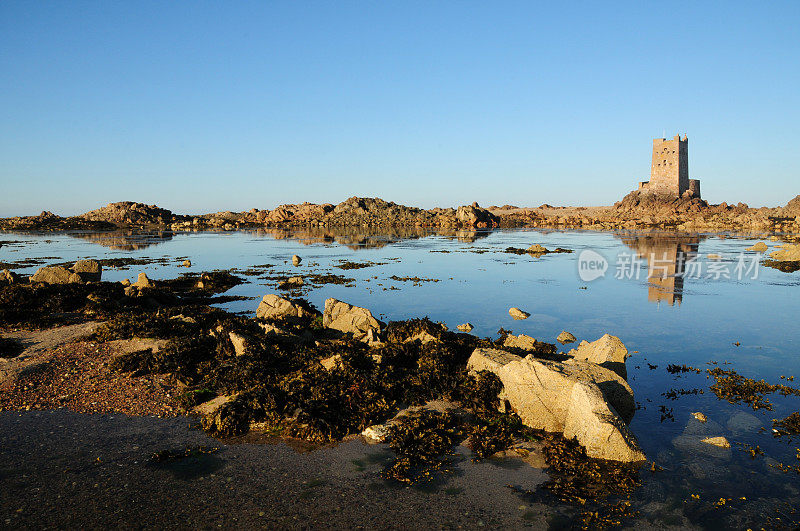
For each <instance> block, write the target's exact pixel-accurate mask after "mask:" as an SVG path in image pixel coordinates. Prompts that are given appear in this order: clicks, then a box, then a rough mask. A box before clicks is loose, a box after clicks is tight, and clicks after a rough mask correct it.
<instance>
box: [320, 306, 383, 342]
mask: <svg viewBox="0 0 800 531" xmlns="http://www.w3.org/2000/svg"><path fill="white" fill-rule="evenodd" d="M322 326H324V327H326V328H332V329H333V330H338V331H340V332H344V333H345V334H352V335H353V338H355V339H357V340H359V341H363V342H365V343H375V342H377V341H378V340H379V338H380V334H381V332H382V331H383V329H384V328H385V325H384V324H383V323H382V322H380V321H378V320H377V319H375V318H374V317H373V316H372V312H370V311H369V310H368V309H366V308H361V307H358V306H352V305H350V304H347V303H346V302H342V301H340V300H336V299H328V300H326V301H325V312H324V313H323V314H322Z"/></svg>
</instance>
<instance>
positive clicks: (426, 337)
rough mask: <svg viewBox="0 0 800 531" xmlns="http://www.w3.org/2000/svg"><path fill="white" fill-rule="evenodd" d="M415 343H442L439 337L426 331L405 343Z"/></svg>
mask: <svg viewBox="0 0 800 531" xmlns="http://www.w3.org/2000/svg"><path fill="white" fill-rule="evenodd" d="M413 341H419V342H420V343H422V344H423V345H426V344H428V343H441V341H440V340H439V338H438V337H436V336H434V335H431V334H429V333H428V332H425V331H422V332H419V333H418V334H415V335H413V336H411V337H409V338H407V339H406V340H405V341H403V343H411V342H413Z"/></svg>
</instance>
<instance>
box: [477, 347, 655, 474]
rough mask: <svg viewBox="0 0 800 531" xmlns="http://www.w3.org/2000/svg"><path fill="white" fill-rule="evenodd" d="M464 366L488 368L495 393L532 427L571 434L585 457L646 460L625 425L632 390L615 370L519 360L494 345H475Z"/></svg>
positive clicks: (581, 363)
mask: <svg viewBox="0 0 800 531" xmlns="http://www.w3.org/2000/svg"><path fill="white" fill-rule="evenodd" d="M467 366H468V368H469V369H470V370H473V371H481V370H488V371H490V372H492V373H494V374H496V375H497V376H498V377H499V378H500V380H501V381H502V383H503V391H502V393H501V395H500V398H501V400H502V401H507V402H508V404H509V405H510V406H511V409H512V410H513V411H514V412H516V413H517V414H518V415H519V416H520V418H521V419H522V421H523V422H524V423H525V424H526V425H527V426H530V427H532V428H536V429H542V430H545V431H549V432H561V433H563V434H564V436H565V437H566V438H568V439H572V438H576V439H577V441H578V442H579V443H580V444H581V445H583V446H584V447H585V448H586V453H587V455H588V456H590V457H595V458H599V459H608V460H613V461H622V462H639V461H643V460H644V459H645V456H644V454H643V453H642V451H641V449H640V448H639V445H638V443H637V441H636V438H635V437H634V436H633V434H632V433H631V431H630V430H629V428H628V426H627V423H628V422H630V420H631V419H632V418H633V413H634V409H635V403H634V400H633V391H632V390H631V388H630V386H629V385H628V384H627V382H626V381H625V380H624V379H623V378H621V377H620V376H619V375H618V374H616V373H614V372H612V371H610V370H608V369H605V368H603V367H600V366H598V365H595V364H593V363H590V362H587V361H582V360H575V359H570V360H567V361H564V362H556V361H548V360H538V359H535V358H533V357H532V356H527V357H525V358H521V357H519V356H515V355H513V354H510V353H508V352H505V351H502V350H497V349H484V348H479V349H476V350H475V351H474V352H473V353H472V355H471V356H470V359H469V362H468V365H467Z"/></svg>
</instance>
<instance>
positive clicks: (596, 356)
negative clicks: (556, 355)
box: [567, 334, 628, 378]
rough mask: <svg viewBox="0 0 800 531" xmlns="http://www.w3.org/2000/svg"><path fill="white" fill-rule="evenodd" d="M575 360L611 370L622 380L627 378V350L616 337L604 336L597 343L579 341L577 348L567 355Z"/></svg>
mask: <svg viewBox="0 0 800 531" xmlns="http://www.w3.org/2000/svg"><path fill="white" fill-rule="evenodd" d="M567 355H568V356H571V357H572V358H574V359H576V360H582V361H588V362H590V363H595V364H597V365H600V366H601V367H605V368H606V369H609V370H612V371H614V372H615V373H617V374H619V375H620V376H622V377H623V378H627V377H628V371H627V369H626V368H625V360H626V359H627V358H628V349H627V348H625V345H624V344H623V343H622V341H620V339H619V338H618V337H616V336H612V335H610V334H605V335H604V336H603V337H601V338H600V339H598V340H597V341H592V342H591V343H589V342H588V341H581V343H580V345H578V348H575V349H572V350H570V351H569V352H568V353H567Z"/></svg>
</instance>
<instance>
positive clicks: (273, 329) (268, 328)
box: [258, 323, 286, 337]
mask: <svg viewBox="0 0 800 531" xmlns="http://www.w3.org/2000/svg"><path fill="white" fill-rule="evenodd" d="M258 326H260V327H261V329H262V330H264V335H265V336H267V337H274V336H277V335H285V334H286V331H285V330H284V329H283V328H278V327H277V326H275V325H271V324H269V323H258Z"/></svg>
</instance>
